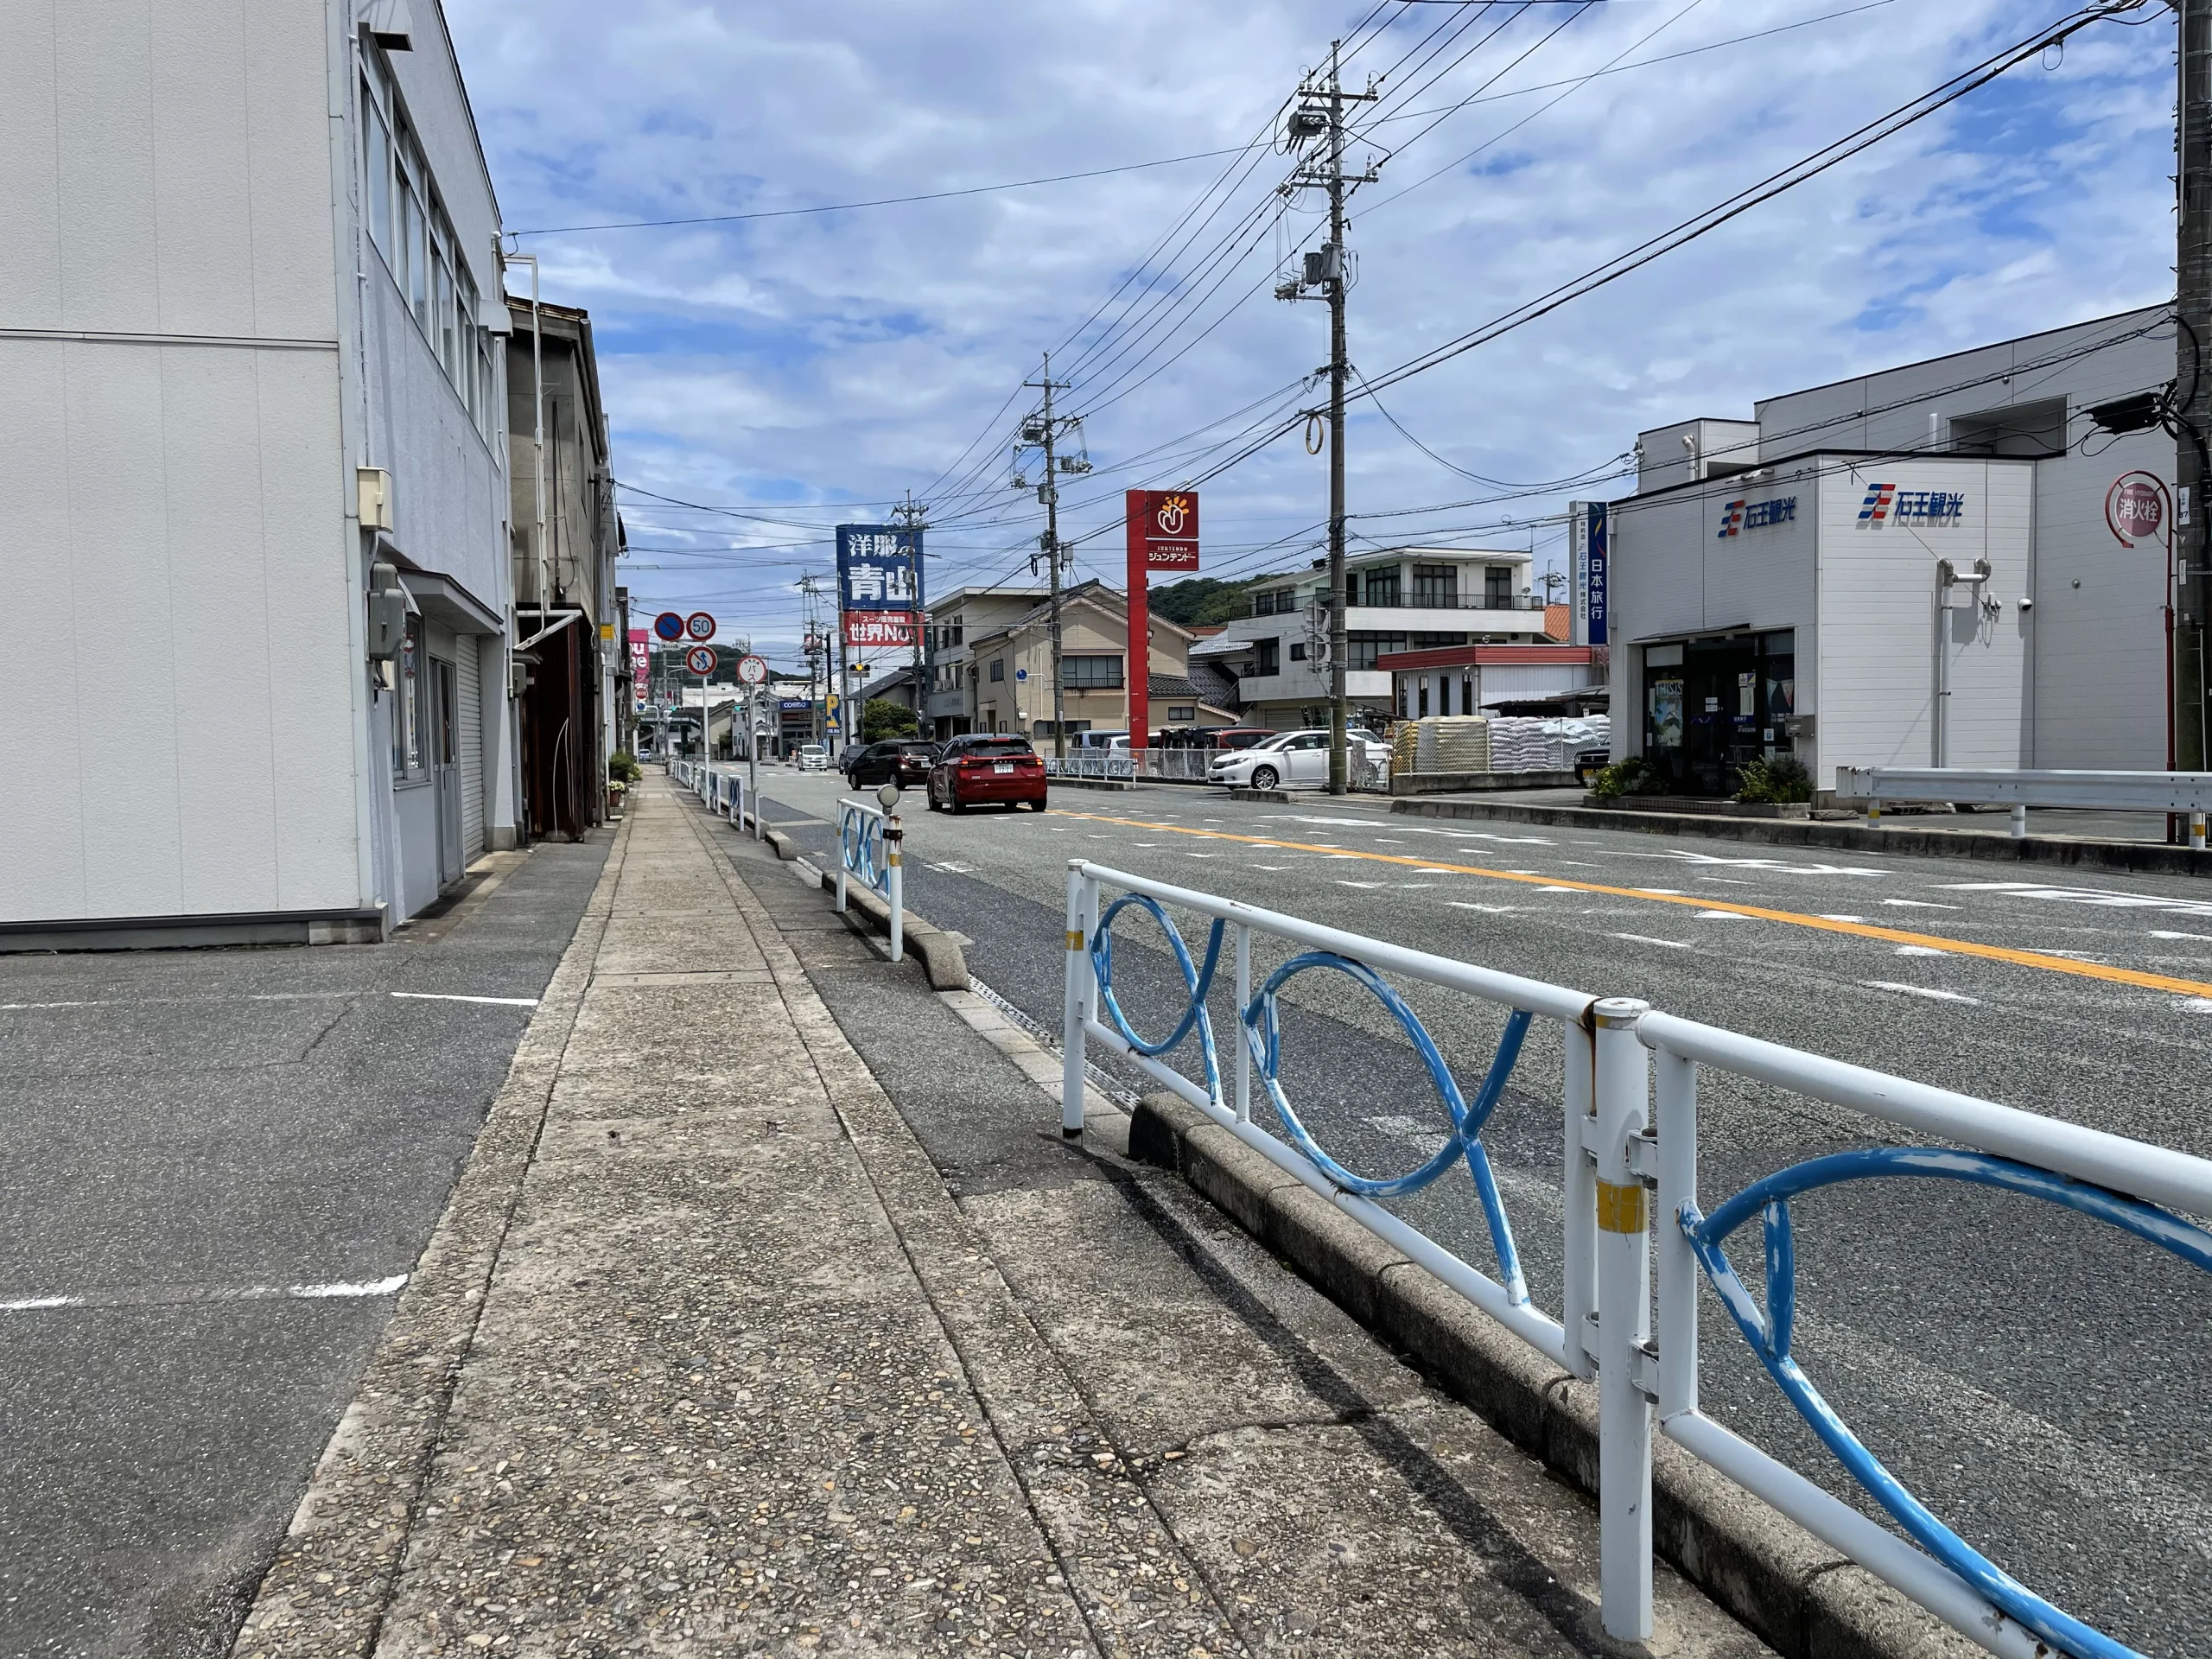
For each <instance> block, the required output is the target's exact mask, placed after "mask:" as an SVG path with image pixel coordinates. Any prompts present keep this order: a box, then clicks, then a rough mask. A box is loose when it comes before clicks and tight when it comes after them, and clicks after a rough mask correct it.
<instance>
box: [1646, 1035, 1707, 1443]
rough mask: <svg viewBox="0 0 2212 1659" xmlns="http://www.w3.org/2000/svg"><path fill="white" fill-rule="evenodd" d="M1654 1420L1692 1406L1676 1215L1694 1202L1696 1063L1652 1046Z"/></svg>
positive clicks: (1691, 1331)
mask: <svg viewBox="0 0 2212 1659" xmlns="http://www.w3.org/2000/svg"><path fill="white" fill-rule="evenodd" d="M1656 1071H1657V1073H1658V1076H1657V1077H1656V1084H1657V1089H1656V1096H1657V1103H1658V1109H1657V1117H1656V1122H1657V1128H1658V1133H1659V1226H1658V1231H1659V1259H1658V1262H1657V1271H1658V1275H1659V1298H1658V1300H1659V1421H1661V1422H1662V1423H1663V1422H1665V1421H1668V1419H1669V1418H1671V1417H1676V1416H1679V1415H1681V1414H1682V1413H1683V1412H1686V1411H1695V1410H1696V1409H1697V1291H1698V1268H1697V1257H1696V1255H1694V1254H1693V1253H1692V1252H1691V1249H1690V1242H1689V1240H1688V1239H1687V1238H1685V1237H1684V1236H1682V1229H1681V1223H1680V1221H1679V1220H1678V1219H1677V1217H1680V1216H1681V1210H1682V1206H1683V1205H1686V1204H1695V1203H1696V1202H1697V1062H1696V1061H1695V1060H1692V1059H1686V1058H1683V1057H1682V1056H1681V1055H1680V1054H1669V1052H1667V1051H1666V1050H1664V1049H1661V1050H1660V1051H1658V1054H1657V1058H1656Z"/></svg>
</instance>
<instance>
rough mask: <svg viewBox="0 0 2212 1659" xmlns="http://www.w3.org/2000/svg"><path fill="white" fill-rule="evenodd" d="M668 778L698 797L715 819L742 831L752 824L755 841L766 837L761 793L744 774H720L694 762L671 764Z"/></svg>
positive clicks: (672, 761) (673, 761)
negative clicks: (761, 809)
mask: <svg viewBox="0 0 2212 1659" xmlns="http://www.w3.org/2000/svg"><path fill="white" fill-rule="evenodd" d="M668 775H669V777H670V778H671V779H674V780H675V782H676V785H677V787H678V788H679V789H688V790H690V791H691V792H692V793H693V794H694V795H696V796H697V797H698V798H699V799H700V801H701V803H702V804H703V805H704V806H705V807H706V809H707V810H709V812H712V813H713V814H715V817H723V818H728V820H729V821H730V822H731V823H734V824H735V825H736V826H737V827H738V828H739V829H744V828H745V827H746V825H747V823H750V824H751V825H752V826H753V839H754V840H755V841H758V840H760V838H761V836H764V835H766V833H767V831H766V829H764V828H763V827H762V824H761V819H760V791H757V790H755V789H753V788H752V787H751V786H750V785H748V784H747V781H746V778H745V774H744V773H742V772H717V771H715V769H714V768H713V767H712V766H700V765H699V764H698V763H697V762H696V761H691V760H671V761H670V762H669V763H668Z"/></svg>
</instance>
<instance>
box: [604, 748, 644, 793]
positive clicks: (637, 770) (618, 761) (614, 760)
mask: <svg viewBox="0 0 2212 1659" xmlns="http://www.w3.org/2000/svg"><path fill="white" fill-rule="evenodd" d="M643 776H645V768H644V767H642V766H639V764H638V757H637V756H636V755H634V754H632V753H630V752H629V751H628V750H627V749H617V750H615V751H614V753H612V754H610V755H608V756H607V781H608V782H609V783H614V784H622V785H630V784H634V783H636V782H637V781H638V779H640V778H642V777H643Z"/></svg>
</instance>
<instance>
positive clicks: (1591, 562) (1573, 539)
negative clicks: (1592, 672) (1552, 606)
mask: <svg viewBox="0 0 2212 1659" xmlns="http://www.w3.org/2000/svg"><path fill="white" fill-rule="evenodd" d="M1567 524H1568V531H1567V536H1568V543H1569V548H1570V553H1569V557H1570V561H1571V570H1570V576H1571V582H1570V586H1571V589H1572V593H1573V608H1572V609H1571V610H1570V611H1569V613H1568V615H1567V638H1568V639H1569V641H1570V642H1572V643H1573V644H1574V645H1605V643H1606V614H1605V559H1606V552H1607V548H1606V540H1607V531H1608V528H1609V527H1608V525H1607V523H1606V517H1605V503H1604V502H1603V501H1573V502H1569V503H1568V504H1567Z"/></svg>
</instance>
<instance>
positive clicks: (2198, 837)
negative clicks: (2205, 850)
mask: <svg viewBox="0 0 2212 1659" xmlns="http://www.w3.org/2000/svg"><path fill="white" fill-rule="evenodd" d="M2189 844H2190V846H2192V847H2195V848H2198V849H2202V847H2203V845H2204V815H2203V814H2202V812H2192V813H2190V815H2189Z"/></svg>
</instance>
